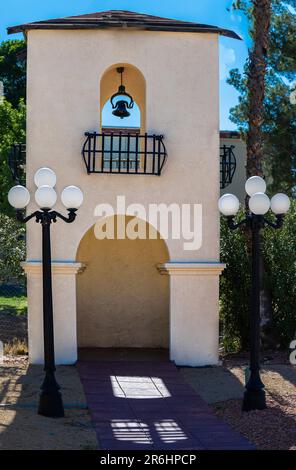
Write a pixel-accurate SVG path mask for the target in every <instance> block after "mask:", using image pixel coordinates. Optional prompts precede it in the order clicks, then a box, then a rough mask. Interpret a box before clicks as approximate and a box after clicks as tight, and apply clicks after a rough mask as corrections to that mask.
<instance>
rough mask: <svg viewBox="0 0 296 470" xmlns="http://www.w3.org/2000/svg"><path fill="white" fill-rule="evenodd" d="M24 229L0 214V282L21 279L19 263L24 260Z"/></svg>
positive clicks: (21, 273)
mask: <svg viewBox="0 0 296 470" xmlns="http://www.w3.org/2000/svg"><path fill="white" fill-rule="evenodd" d="M24 238H25V228H24V227H23V226H22V225H20V224H19V223H18V222H16V221H15V220H14V219H11V218H10V217H7V216H6V215H4V214H1V213H0V282H7V281H10V280H11V279H16V280H20V279H22V278H23V271H22V268H21V267H20V262H21V261H23V260H24V259H25V253H26V251H25V249H26V248H25V240H24Z"/></svg>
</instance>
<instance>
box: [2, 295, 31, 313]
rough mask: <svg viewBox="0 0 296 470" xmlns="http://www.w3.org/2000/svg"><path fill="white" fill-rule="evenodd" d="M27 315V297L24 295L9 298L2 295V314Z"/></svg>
mask: <svg viewBox="0 0 296 470" xmlns="http://www.w3.org/2000/svg"><path fill="white" fill-rule="evenodd" d="M1 313H10V314H12V315H26V313H27V297H26V296H25V295H22V294H18V295H13V296H8V295H3V294H0V314H1Z"/></svg>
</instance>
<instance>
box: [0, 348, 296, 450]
mask: <svg viewBox="0 0 296 470" xmlns="http://www.w3.org/2000/svg"><path fill="white" fill-rule="evenodd" d="M246 364H247V356H246V355H241V356H232V357H227V358H225V359H224V361H223V365H222V366H219V367H206V368H189V367H185V368H184V367H182V368H180V372H181V373H182V374H183V375H184V377H185V379H186V380H187V381H188V382H189V383H190V384H191V385H192V387H193V388H194V389H195V390H196V391H197V393H199V394H200V395H201V396H202V397H203V398H204V400H205V401H207V402H208V403H209V404H210V405H211V406H212V407H213V409H214V411H215V413H216V414H217V415H218V416H219V417H220V418H222V419H223V420H225V421H227V422H228V423H229V424H230V425H231V426H232V427H233V428H235V429H236V430H237V431H238V432H239V433H241V434H242V435H244V436H245V437H246V438H247V439H248V440H249V441H250V442H252V443H253V444H255V446H256V447H257V449H270V450H271V449H273V450H286V449H289V450H296V407H295V402H296V367H295V366H291V365H290V364H289V363H288V362H287V360H286V357H284V356H281V355H267V356H266V357H265V360H264V363H263V367H262V378H263V382H264V383H265V386H266V394H267V404H268V408H267V409H266V410H263V411H251V412H248V413H246V412H242V411H241V403H242V396H243V392H244V369H245V367H246ZM42 377H43V370H42V367H41V366H28V364H27V358H26V357H23V358H19V357H18V358H12V357H10V358H6V360H5V361H4V363H3V364H1V365H0V450H4V449H27V450H30V449H61V450H62V449H97V439H96V436H95V432H94V430H93V428H92V425H91V421H90V417H89V414H88V411H87V409H86V402H85V397H84V393H83V390H82V387H81V383H80V380H79V377H78V374H77V372H76V369H75V367H58V368H57V379H58V381H59V382H60V383H61V384H62V385H63V390H62V392H63V399H64V404H65V407H66V417H65V418H62V419H50V418H44V417H42V416H38V415H37V413H36V406H37V402H38V395H39V387H40V383H41V381H42Z"/></svg>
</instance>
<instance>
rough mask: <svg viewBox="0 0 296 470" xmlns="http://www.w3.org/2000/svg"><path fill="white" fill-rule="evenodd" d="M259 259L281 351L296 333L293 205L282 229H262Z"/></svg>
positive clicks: (295, 207)
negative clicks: (264, 265)
mask: <svg viewBox="0 0 296 470" xmlns="http://www.w3.org/2000/svg"><path fill="white" fill-rule="evenodd" d="M263 255H264V259H265V262H266V276H265V283H266V286H267V288H268V290H269V292H270V293H271V296H272V304H273V305H272V306H273V325H272V327H273V330H274V331H276V333H277V335H278V337H279V339H280V343H281V346H282V347H287V346H288V345H289V343H290V342H291V341H292V339H293V338H294V336H295V332H296V315H295V305H296V201H295V200H294V201H293V202H292V206H291V209H290V211H289V212H288V214H287V216H286V218H285V221H284V225H283V228H282V229H280V230H273V229H265V231H264V242H263Z"/></svg>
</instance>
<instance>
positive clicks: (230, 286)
mask: <svg viewBox="0 0 296 470" xmlns="http://www.w3.org/2000/svg"><path fill="white" fill-rule="evenodd" d="M242 217H243V213H242V212H241V213H240V214H239V216H238V219H240V218H242ZM261 233H262V241H261V244H262V254H263V259H264V269H265V272H264V279H263V281H264V287H265V289H266V290H268V293H269V295H270V297H271V300H272V321H271V323H270V324H268V325H267V327H265V332H266V333H267V334H269V335H270V334H272V335H273V336H274V337H276V338H277V339H278V340H279V345H280V347H282V348H286V347H287V346H289V344H290V342H291V341H292V339H293V338H294V337H295V332H296V312H295V305H296V201H295V200H294V201H292V204H291V209H290V211H289V213H288V214H287V216H286V218H285V220H284V224H283V227H282V228H281V229H280V230H274V229H272V228H265V229H264V230H263V231H262V232H261ZM221 261H222V262H223V263H226V265H227V267H226V269H225V270H224V272H223V275H222V276H221V278H220V324H221V336H222V345H223V347H224V350H225V351H226V352H233V351H238V350H240V349H248V347H249V331H250V322H249V319H250V288H251V266H250V257H249V256H248V252H247V240H246V235H245V233H244V230H243V229H240V230H234V231H232V230H229V229H228V227H227V223H226V221H225V219H224V218H221Z"/></svg>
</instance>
